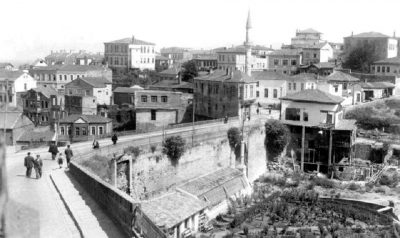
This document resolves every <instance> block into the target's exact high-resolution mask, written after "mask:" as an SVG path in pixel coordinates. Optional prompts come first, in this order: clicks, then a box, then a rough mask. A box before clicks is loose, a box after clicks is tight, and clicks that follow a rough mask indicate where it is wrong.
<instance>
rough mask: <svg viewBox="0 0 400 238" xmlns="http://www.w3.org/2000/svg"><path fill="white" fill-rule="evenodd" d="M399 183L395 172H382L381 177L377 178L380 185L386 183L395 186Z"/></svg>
mask: <svg viewBox="0 0 400 238" xmlns="http://www.w3.org/2000/svg"><path fill="white" fill-rule="evenodd" d="M398 183H399V178H398V176H397V173H394V174H388V173H386V174H383V175H382V177H381V178H380V179H379V184H380V185H386V186H388V187H392V188H393V187H396V186H397V184H398Z"/></svg>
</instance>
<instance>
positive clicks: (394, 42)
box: [387, 39, 397, 58]
mask: <svg viewBox="0 0 400 238" xmlns="http://www.w3.org/2000/svg"><path fill="white" fill-rule="evenodd" d="M390 45H392V46H394V49H391V48H390ZM387 49H388V50H387V58H393V57H397V40H396V39H388V46H387Z"/></svg>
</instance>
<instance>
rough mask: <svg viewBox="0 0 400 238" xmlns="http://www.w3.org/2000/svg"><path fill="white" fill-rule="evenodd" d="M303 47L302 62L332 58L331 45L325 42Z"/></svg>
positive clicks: (308, 62)
mask: <svg viewBox="0 0 400 238" xmlns="http://www.w3.org/2000/svg"><path fill="white" fill-rule="evenodd" d="M302 49H303V58H302V59H303V60H302V64H315V63H321V62H328V61H329V60H330V59H332V58H333V49H332V46H331V45H330V44H329V43H327V42H324V43H318V44H313V45H306V46H304V47H302Z"/></svg>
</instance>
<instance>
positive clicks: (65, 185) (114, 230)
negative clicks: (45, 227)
mask: <svg viewBox="0 0 400 238" xmlns="http://www.w3.org/2000/svg"><path fill="white" fill-rule="evenodd" d="M50 178H51V180H52V182H53V184H54V185H55V187H56V190H57V192H58V193H59V195H60V197H61V198H62V200H63V201H64V203H65V205H66V207H67V210H68V211H69V212H70V214H71V216H72V218H73V220H74V222H75V224H76V225H77V227H78V229H79V230H80V233H81V234H82V236H83V237H96V238H102V237H105V238H106V237H112V238H122V237H126V236H125V235H124V234H123V233H122V232H121V231H120V229H119V227H118V226H117V225H116V224H115V223H114V222H113V221H112V220H111V219H110V218H109V217H108V216H107V215H106V214H105V213H104V211H103V210H102V209H101V208H100V207H99V206H98V204H97V203H96V202H95V201H94V200H93V198H92V197H90V195H89V194H88V193H87V192H86V191H85V190H84V189H83V188H82V187H81V186H80V184H79V183H78V182H77V181H76V180H75V179H74V178H73V177H72V176H70V175H69V173H68V171H65V170H63V169H62V170H54V171H52V173H51V174H50Z"/></svg>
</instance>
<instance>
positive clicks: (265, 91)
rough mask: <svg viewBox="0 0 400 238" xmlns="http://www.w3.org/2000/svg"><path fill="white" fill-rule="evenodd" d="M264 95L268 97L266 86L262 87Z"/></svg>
mask: <svg viewBox="0 0 400 238" xmlns="http://www.w3.org/2000/svg"><path fill="white" fill-rule="evenodd" d="M264 97H265V98H267V97H268V88H264Z"/></svg>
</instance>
